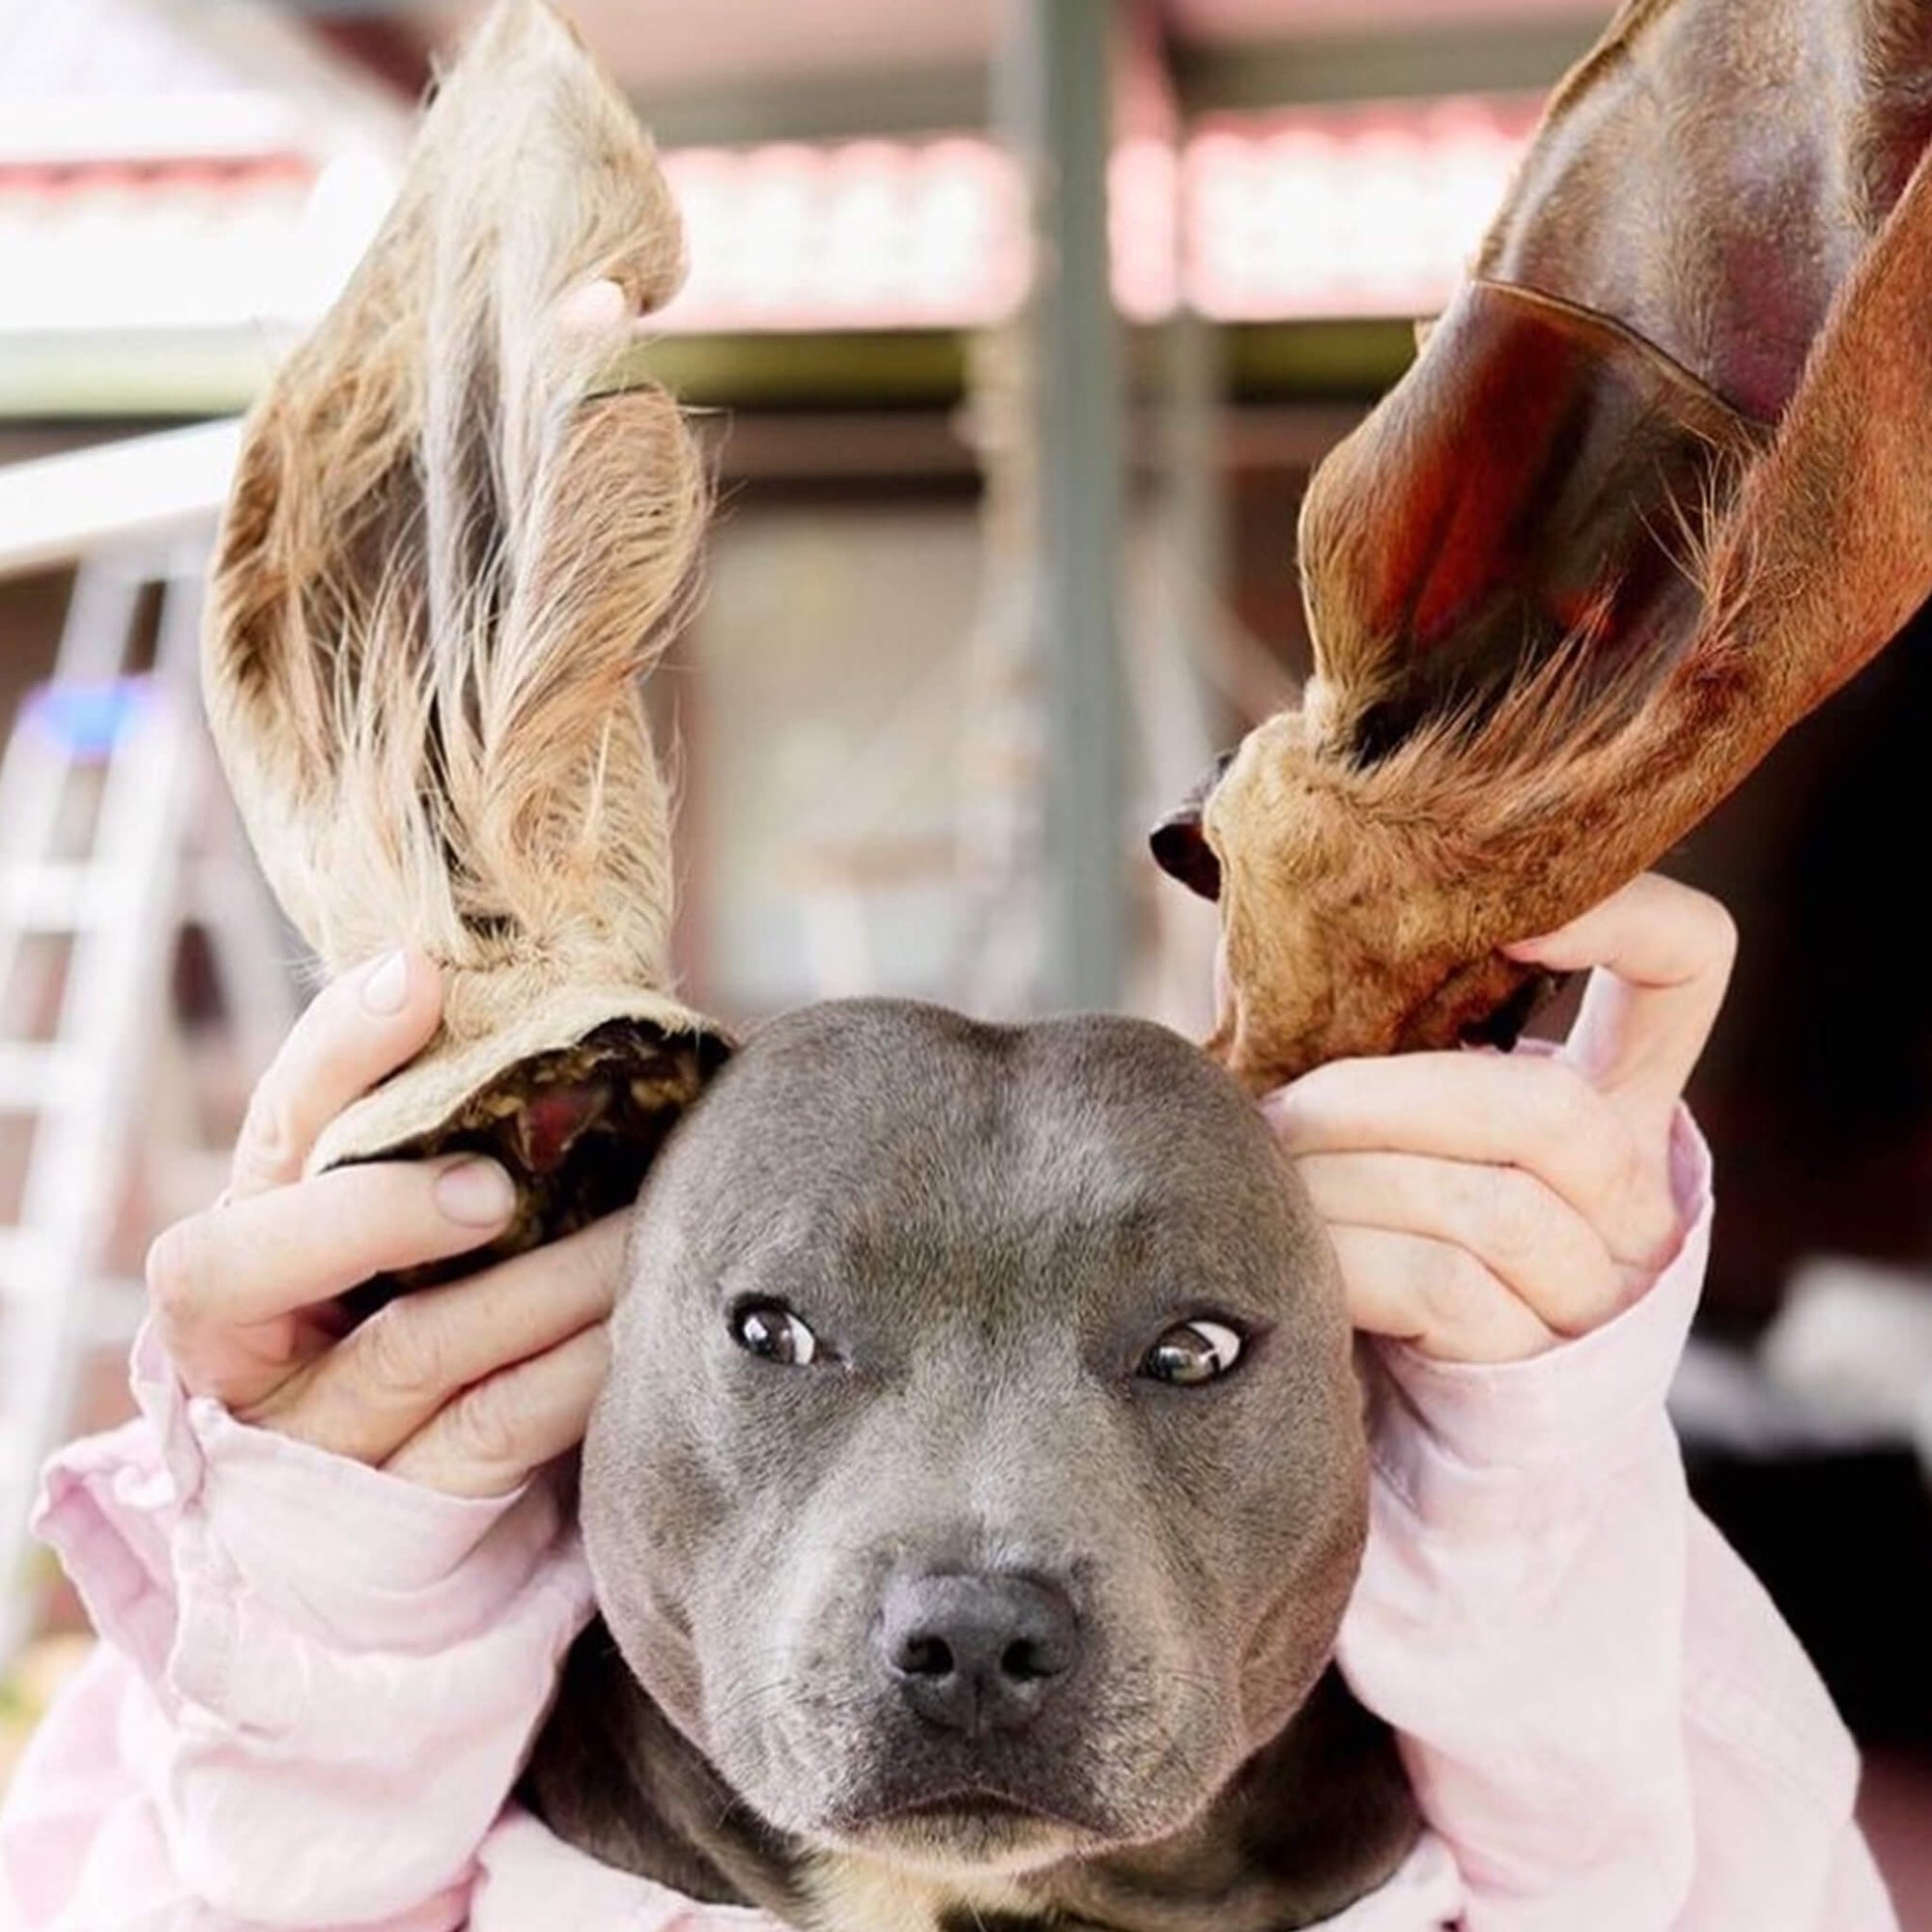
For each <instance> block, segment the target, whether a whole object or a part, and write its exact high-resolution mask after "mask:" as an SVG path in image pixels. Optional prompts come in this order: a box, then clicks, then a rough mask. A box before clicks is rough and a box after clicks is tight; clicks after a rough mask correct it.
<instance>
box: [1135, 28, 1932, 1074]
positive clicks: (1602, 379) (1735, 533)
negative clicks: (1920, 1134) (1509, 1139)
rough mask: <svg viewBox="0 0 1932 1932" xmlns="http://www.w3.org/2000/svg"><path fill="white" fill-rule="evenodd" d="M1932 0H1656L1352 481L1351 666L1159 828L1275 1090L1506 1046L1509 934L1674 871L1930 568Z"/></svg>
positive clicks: (1534, 162) (1340, 586)
mask: <svg viewBox="0 0 1932 1932" xmlns="http://www.w3.org/2000/svg"><path fill="white" fill-rule="evenodd" d="M1928 89H1932V37H1928V34H1927V32H1926V28H1925V22H1924V9H1923V7H1922V5H1921V4H1920V0H1628V4H1626V5H1625V6H1624V7H1623V8H1622V9H1621V10H1620V11H1619V13H1618V14H1617V16H1616V18H1615V20H1614V21H1613V22H1612V23H1611V25H1610V27H1609V29H1608V30H1607V32H1606V34H1605V38H1604V40H1603V42H1602V43H1600V44H1599V46H1598V47H1597V48H1596V49H1595V50H1594V51H1593V52H1592V53H1591V54H1589V55H1588V56H1587V57H1586V58H1585V59H1584V60H1583V61H1582V62H1581V63H1580V64H1579V65H1578V66H1577V68H1576V69H1575V70H1574V71H1573V72H1572V73H1571V74H1570V75H1569V77H1568V78H1567V79H1566V80H1565V81H1564V82H1563V84H1562V85H1561V86H1560V87H1559V88H1558V90H1557V92H1556V94H1555V96H1554V97H1553V99H1552V100H1551V103H1550V106H1549V109H1548V113H1547V115H1546V116H1545V119H1544V123H1543V126H1542V128H1541V129H1540V130H1539V132H1538V134H1537V137H1536V139H1535V141H1534V142H1533V143H1532V144H1531V147H1530V149H1529V152H1528V154H1527V155H1526V156H1525V157H1524V160H1523V163H1522V165H1521V168H1520V171H1519V173H1518V176H1517V180H1516V183H1515V185H1514V186H1513V187H1512V189H1511V191H1510V195H1509V198H1508V200H1507V202H1506V203H1505V206H1504V209H1503V211H1502V213H1501V214H1500V215H1499V216H1498V217H1497V220H1496V222H1495V224H1494V226H1493V227H1492V230H1491V232H1490V235H1489V237H1488V239H1487V241H1485V243H1484V245H1483V248H1482V251H1481V254H1480V255H1479V257H1478V261H1477V269H1476V275H1475V278H1474V279H1473V280H1472V281H1471V282H1470V283H1469V284H1468V285H1467V286H1465V287H1464V289H1463V292H1462V293H1461V295H1460V296H1459V297H1458V298H1457V299H1456V301H1455V302H1454V303H1453V304H1452V305H1451V307H1450V308H1449V310H1448V311H1447V313H1446V314H1444V315H1443V317H1442V318H1441V319H1440V321H1439V322H1438V323H1437V324H1436V325H1435V327H1433V328H1432V329H1430V330H1429V332H1428V334H1427V337H1426V339H1425V340H1424V341H1423V343H1422V346H1421V351H1420V354H1419V355H1418V357H1417V359H1416V362H1415V364H1414V366H1413V367H1412V368H1411V369H1410V371H1409V372H1408V374H1407V375H1406V377H1405V378H1404V380H1403V381H1402V382H1401V383H1400V384H1398V385H1397V386H1396V387H1395V389H1394V390H1393V391H1391V393H1390V394H1389V395H1388V396H1387V397H1386V398H1385V399H1384V401H1383V402H1382V404H1381V405H1380V407H1379V408H1378V409H1377V410H1376V411H1375V412H1374V413H1373V414H1372V415H1371V416H1370V417H1369V418H1368V420H1367V421H1366V422H1365V423H1364V424H1363V425H1362V426H1361V428H1360V429H1358V430H1357V431H1356V432H1355V433H1354V435H1352V436H1351V437H1350V438H1349V439H1348V440H1347V441H1345V442H1344V443H1342V444H1341V445H1340V447H1339V448H1337V449H1336V450H1335V451H1334V452H1333V453H1332V454H1331V455H1330V456H1329V458H1328V459H1327V461H1326V462H1325V463H1324V464H1323V465H1322V467H1321V469H1320V470H1319V471H1318V472H1317V474H1316V477H1315V479H1314V482H1313V484H1312V485H1311V488H1310V491H1309V495H1308V499H1307V502H1306V504H1305V505H1304V508H1303V512H1302V520H1301V529H1300V545H1299V548H1300V562H1301V575H1302V586H1303V594H1304V596H1305V598H1306V601H1307V606H1308V613H1309V623H1310V628H1311V631H1312V633H1313V636H1314V640H1315V660H1316V674H1315V676H1314V678H1313V679H1312V680H1311V681H1310V683H1309V685H1308V688H1307V690H1306V692H1305V693H1304V694H1303V698H1302V703H1301V706H1300V708H1299V709H1298V710H1294V711H1290V712H1285V713H1283V714H1281V715H1280V716H1278V717H1275V718H1273V719H1270V720H1269V721H1268V722H1267V723H1266V724H1264V725H1262V726H1261V727H1260V728H1259V729H1258V730H1256V731H1255V732H1253V733H1252V734H1250V736H1249V737H1248V739H1247V741H1246V742H1245V743H1244V744H1243V745H1242V746H1241V748H1240V751H1239V753H1238V754H1237V755H1236V758H1235V760H1234V762H1233V764H1232V765H1231V766H1230V767H1229V769H1228V770H1227V772H1226V774H1225V776H1223V777H1222V778H1221V779H1220V781H1218V783H1216V784H1215V785H1214V787H1213V789H1212V791H1211V793H1210V794H1209V795H1208V798H1207V799H1206V801H1205V803H1204V804H1203V805H1202V806H1201V807H1200V809H1199V810H1198V812H1196V813H1194V814H1193V815H1192V816H1191V817H1185V816H1184V817H1183V818H1182V819H1181V820H1180V821H1179V822H1178V823H1177V822H1176V821H1172V820H1171V821H1168V822H1167V823H1166V824H1165V825H1164V826H1163V827H1162V828H1161V831H1160V835H1159V838H1158V839H1157V842H1156V856H1157V857H1163V858H1164V859H1165V861H1166V862H1167V864H1168V865H1169V867H1170V869H1174V870H1176V871H1177V872H1179V874H1180V875H1181V876H1182V877H1183V878H1184V879H1185V880H1186V882H1187V883H1188V884H1190V885H1192V886H1193V887H1194V888H1195V889H1196V890H1207V891H1209V892H1210V893H1211V894H1212V895H1214V896H1216V897H1218V899H1219V901H1220V905H1221V912H1222V930H1223V938H1224V943H1225V949H1226V959H1227V968H1228V970H1227V975H1226V982H1227V990H1226V994H1225V996H1224V999H1223V1004H1222V1009H1221V1012H1220V1014H1219V1018H1218V1021H1217V1025H1216V1030H1215V1033H1214V1036H1213V1037H1212V1039H1211V1040H1210V1042H1209V1045H1210V1048H1211V1050H1213V1051H1215V1052H1216V1053H1218V1054H1219V1055H1220V1056H1221V1057H1222V1058H1223V1059H1224V1060H1225V1061H1226V1062H1227V1063H1228V1064H1229V1065H1231V1066H1232V1067H1233V1068H1234V1069H1235V1070H1236V1072H1237V1073H1238V1074H1239V1075H1240V1076H1241V1077H1242V1078H1243V1079H1245V1080H1247V1081H1248V1082H1249V1083H1250V1084H1251V1085H1253V1086H1256V1087H1266V1086H1269V1085H1272V1084H1275V1083H1277V1082H1279V1081H1282V1080H1285V1079H1289V1078H1292V1077H1293V1075H1295V1074H1297V1073H1299V1072H1302V1071H1305V1070H1306V1069H1307V1068H1309V1067H1311V1066H1314V1065H1318V1064H1320V1063H1321V1062H1322V1061H1324V1060H1332V1059H1336V1058H1340V1057H1343V1056H1346V1055H1351V1054H1364V1053H1385V1052H1390V1051H1399V1050H1405V1049H1417V1048H1435V1047H1444V1046H1449V1045H1452V1044H1454V1043H1455V1042H1456V1041H1457V1040H1459V1039H1465V1038H1482V1037H1492V1038H1494V1037H1508V1036H1509V1035H1510V1034H1511V1033H1512V1032H1513V1030H1514V1028H1515V1026H1517V1025H1518V1024H1520V1020H1521V1017H1522V1012H1523V1009H1524V1007H1525V1003H1526V1001H1527V999H1528V998H1529V997H1530V996H1531V994H1532V993H1533V988H1530V990H1529V991H1528V992H1526V990H1525V988H1526V987H1527V986H1528V985H1529V976H1530V974H1531V972H1532V969H1530V968H1528V967H1524V966H1520V965H1518V964H1516V963H1515V962H1513V961H1511V960H1509V959H1507V958H1505V957H1504V956H1503V955H1502V954H1501V953H1500V952H1498V951H1497V949H1498V948H1499V947H1500V946H1502V945H1504V944H1506V943H1507V942H1509V941H1511V940H1513V939H1524V938H1529V937H1531V936H1533V935H1535V934H1537V933H1540V932H1545V931H1548V930H1549V929H1550V928H1552V927H1554V926H1556V925H1559V924H1561V923H1564V922H1565V921H1567V920H1569V919H1571V918H1573V917H1575V916H1576V915H1577V913H1579V912H1581V911H1583V910H1584V909H1585V908H1586V907H1588V906H1590V905H1592V904H1594V903H1595V902H1596V901H1597V900H1599V899H1601V898H1603V897H1605V895H1608V894H1609V893H1610V892H1611V891H1613V890H1614V889H1615V888H1616V887H1617V886H1619V885H1621V884H1622V883H1623V882H1624V881H1626V880H1627V879H1629V878H1631V877H1632V876H1634V874H1635V873H1637V872H1639V871H1641V870H1642V869H1643V868H1644V867H1646V866H1649V865H1652V864H1654V863H1655V862H1656V861H1657V860H1658V859H1659V858H1660V857H1661V856H1662V854H1663V853H1665V852H1666V851H1667V850H1668V849H1669V848H1670V847H1671V846H1672V845H1673V844H1675V843H1676V842H1677V840H1678V839H1680V838H1683V837H1684V835H1685V834H1686V833H1687V832H1689V831H1690V829H1691V827H1692V826H1694V825H1695V824H1696V823H1697V822H1698V820H1699V819H1701V818H1702V817H1703V816H1704V814H1705V813H1706V812H1708V811H1709V810H1711V809H1712V808H1713V807H1714V806H1715V805H1716V804H1717V803H1718V802H1719V800H1720V799H1722V798H1723V797H1724V796H1725V795H1726V794H1727V793H1728V792H1729V791H1730V790H1731V789H1732V788H1733V787H1734V786H1735V785H1736V784H1738V783H1739V782H1740V781H1742V780H1743V779H1744V778H1745V776H1746V775H1747V773H1748V772H1749V771H1750V770H1751V768H1752V767H1753V766H1754V765H1755V764H1756V763H1757V761H1758V760H1759V759H1760V758H1761V757H1763V755H1764V754H1765V753H1766V752H1768V751H1769V750H1770V749H1771V747H1772V746H1773V745H1774V744H1775V743H1776V741H1777V739H1778V738H1779V737H1780V736H1781V735H1782V734H1783V733H1784V732H1785V731H1786V730H1787V729H1789V728H1790V726H1791V725H1794V724H1795V723H1797V721H1798V720H1799V719H1800V718H1802V717H1803V716H1804V713H1805V712H1806V711H1808V710H1809V709H1810V708H1811V707H1812V706H1814V705H1816V704H1818V703H1820V702H1822V701H1823V700H1824V698H1825V697H1827V696H1829V695H1830V694H1831V693H1832V692H1833V690H1834V689H1836V687H1837V686H1838V685H1840V684H1841V683H1843V682H1844V681H1845V680H1846V679H1847V678H1849V677H1850V676H1851V675H1852V674H1853V673H1854V672H1855V671H1856V670H1857V669H1858V668H1860V667H1861V665H1862V664H1864V663H1865V662H1866V661H1867V660H1868V659H1869V658H1870V657H1872V656H1873V655H1874V654H1875V653H1876V652H1877V651H1879V650H1880V649H1882V648H1883V646H1884V645H1885V644H1886V643H1887V642H1888V641H1889V639H1891V638H1892V637H1893V636H1894V635H1896V633H1897V632H1898V631H1899V630H1900V628H1901V627H1902V626H1903V625H1904V624H1905V622H1906V621H1907V619H1908V618H1909V617H1910V616H1911V615H1912V613H1913V612H1914V611H1916V610H1917V609H1918V606H1919V605H1920V604H1921V603H1922V602H1923V601H1924V599H1925V597H1926V596H1927V594H1928V592H1932V491H1927V490H1926V489H1925V488H1924V487H1923V483H1922V480H1921V478H1922V469H1923V462H1924V457H1923V452H1924V450H1925V448H1926V446H1927V444H1928V441H1932V179H1928V174H1927V163H1926V161H1925V159H1924V148H1925V144H1926V139H1927V136H1928V134H1932V116H1928V115H1927V113H1926V112H1925V109H1924V105H1923V103H1924V101H1925V100H1926V99H1927V94H1928Z"/></svg>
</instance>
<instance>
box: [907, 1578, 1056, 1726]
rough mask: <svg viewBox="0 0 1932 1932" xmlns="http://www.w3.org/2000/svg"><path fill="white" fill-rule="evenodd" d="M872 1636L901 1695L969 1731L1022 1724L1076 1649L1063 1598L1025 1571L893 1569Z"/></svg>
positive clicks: (934, 1718)
mask: <svg viewBox="0 0 1932 1932" xmlns="http://www.w3.org/2000/svg"><path fill="white" fill-rule="evenodd" d="M877 1638H878V1645H879V1650H880V1654H881V1655H882V1656H883V1658H884V1659H885V1662H886V1667H887V1668H888V1669H889V1670H890V1671H891V1672H892V1674H893V1676H894V1677H895V1679H896V1681H897V1683H898V1686H899V1690H900V1691H901V1692H902V1693H903V1694H904V1697H905V1700H906V1702H907V1703H908V1704H909V1705H911V1707H912V1708H913V1709H914V1710H915V1711H917V1712H918V1713H919V1715H920V1716H921V1717H922V1718H924V1719H927V1721H928V1722H931V1723H935V1724H939V1725H943V1726H944V1727H945V1728H946V1729H948V1730H952V1731H966V1732H969V1733H971V1734H972V1735H973V1736H975V1737H978V1736H981V1735H983V1734H984V1733H985V1732H987V1731H1011V1730H1019V1729H1021V1728H1022V1727H1023V1726H1025V1725H1027V1724H1030V1723H1031V1722H1032V1721H1033V1720H1034V1718H1035V1717H1036V1716H1037V1713H1038V1711H1039V1708H1040V1706H1041V1705H1042V1704H1044V1703H1045V1701H1046V1700H1047V1698H1048V1697H1049V1696H1050V1695H1051V1694H1052V1691H1053V1689H1054V1687H1055V1685H1057V1684H1058V1683H1059V1682H1060V1681H1061V1680H1062V1679H1063V1678H1064V1677H1065V1676H1066V1674H1067V1673H1068V1672H1069V1671H1070V1670H1071V1669H1072V1668H1073V1666H1074V1664H1075V1663H1076V1662H1078V1661H1079V1656H1080V1626H1079V1622H1078V1620H1077V1619H1076V1618H1075V1616H1074V1614H1073V1605H1071V1604H1070V1603H1068V1602H1067V1600H1066V1597H1065V1594H1064V1593H1063V1592H1062V1591H1060V1590H1058V1589H1056V1588H1054V1586H1053V1585H1052V1584H1050V1583H1043V1582H1038V1581H1036V1580H1034V1579H1033V1578H1031V1577H1013V1576H999V1575H990V1574H968V1575H964V1576H959V1575H954V1576H937V1577H894V1578H893V1580H892V1581H891V1582H890V1583H888V1584H887V1586H886V1594H885V1600H884V1602H883V1604H882V1605H880V1615H879V1621H878V1625H877Z"/></svg>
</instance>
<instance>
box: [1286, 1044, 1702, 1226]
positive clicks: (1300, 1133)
mask: <svg viewBox="0 0 1932 1932" xmlns="http://www.w3.org/2000/svg"><path fill="white" fill-rule="evenodd" d="M1262 1106H1263V1111H1264V1113H1265V1114H1266V1116H1267V1118H1268V1121H1269V1122H1270V1123H1271V1125H1272V1126H1273V1128H1274V1130H1275V1136H1276V1138H1277V1139H1278V1140H1279V1141H1280V1143H1281V1145H1282V1148H1283V1150H1284V1151H1286V1152H1288V1153H1289V1154H1291V1155H1293V1156H1295V1157H1297V1158H1299V1157H1300V1156H1303V1155H1306V1154H1315V1153H1414V1154H1428V1155H1433V1156H1435V1157H1436V1158H1438V1159H1447V1160H1460V1161H1470V1162H1487V1163H1492V1164H1500V1165H1503V1166H1507V1167H1516V1168H1520V1169H1522V1170H1523V1171H1524V1172H1525V1173H1527V1174H1531V1175H1534V1176H1535V1177H1536V1178H1537V1179H1539V1180H1541V1181H1542V1182H1543V1183H1544V1184H1545V1185H1546V1186H1547V1187H1548V1188H1549V1189H1550V1190H1551V1191H1552V1192H1554V1193H1555V1194H1557V1195H1558V1196H1560V1197H1561V1198H1562V1199H1563V1200H1564V1201H1566V1202H1568V1203H1569V1205H1570V1206H1571V1207H1572V1208H1575V1209H1576V1210H1577V1213H1578V1214H1580V1215H1581V1216H1582V1217H1583V1219H1584V1220H1585V1221H1587V1222H1589V1223H1590V1225H1591V1226H1593V1227H1595V1228H1597V1229H1600V1230H1603V1231H1605V1237H1606V1239H1607V1238H1608V1231H1610V1230H1611V1229H1621V1230H1624V1233H1623V1234H1621V1235H1620V1236H1619V1240H1618V1242H1613V1243H1612V1244H1611V1246H1612V1252H1613V1254H1615V1256H1616V1258H1617V1259H1619V1260H1633V1259H1636V1258H1637V1255H1636V1254H1634V1253H1628V1254H1627V1253H1626V1252H1625V1250H1624V1248H1623V1246H1622V1245H1621V1242H1622V1241H1623V1240H1625V1239H1627V1240H1629V1241H1630V1242H1633V1243H1634V1244H1636V1247H1637V1249H1639V1250H1641V1251H1647V1250H1648V1249H1649V1248H1650V1247H1652V1246H1654V1245H1655V1244H1656V1243H1657V1242H1658V1241H1660V1240H1667V1239H1668V1238H1669V1236H1670V1235H1671V1233H1672V1232H1673V1230H1674V1226H1675V1216H1674V1213H1673V1211H1672V1208H1671V1204H1670V1202H1669V1200H1668V1199H1667V1189H1666V1190H1665V1198H1663V1199H1662V1200H1658V1199H1653V1198H1651V1189H1650V1182H1651V1180H1652V1176H1651V1175H1650V1172H1649V1169H1648V1166H1647V1165H1646V1164H1644V1163H1642V1162H1640V1160H1639V1155H1638V1148H1637V1142H1636V1138H1635V1134H1634V1129H1633V1127H1632V1125H1631V1123H1630V1122H1628V1121H1627V1120H1626V1119H1625V1118H1624V1117H1623V1116H1622V1115H1621V1114H1619V1113H1618V1111H1617V1110H1616V1109H1615V1108H1614V1107H1613V1106H1611V1105H1610V1103H1609V1102H1608V1101H1607V1100H1606V1099H1605V1097H1604V1095H1602V1094H1599V1093H1598V1092H1597V1091H1596V1089H1595V1088H1594V1087H1592V1086H1591V1084H1590V1082H1589V1081H1588V1080H1586V1079H1585V1078H1584V1077H1583V1075H1582V1074H1581V1073H1580V1072H1578V1071H1577V1068H1575V1067H1574V1066H1571V1065H1566V1064H1565V1063H1564V1062H1562V1061H1560V1060H1555V1059H1548V1058H1540V1057H1539V1058H1528V1057H1522V1056H1516V1055H1509V1054H1499V1053H1415V1054H1404V1055H1401V1056H1399V1057H1397V1058H1394V1059H1390V1060H1339V1061H1333V1062H1331V1063H1330V1064H1329V1065H1326V1066H1321V1067H1318V1068H1317V1069H1316V1070H1315V1071H1314V1072H1313V1073H1309V1074H1306V1075H1304V1076H1303V1077H1302V1078H1301V1079H1299V1080H1297V1081H1295V1082H1294V1083H1293V1085H1292V1086H1288V1087H1284V1088H1282V1089H1280V1090H1279V1091H1278V1092H1277V1093H1274V1094H1269V1095H1268V1096H1267V1098H1266V1099H1265V1100H1264V1101H1263V1103H1262ZM1626 1224H1628V1225H1626Z"/></svg>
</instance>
